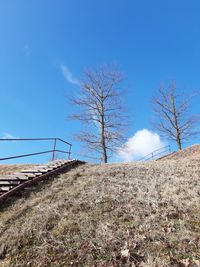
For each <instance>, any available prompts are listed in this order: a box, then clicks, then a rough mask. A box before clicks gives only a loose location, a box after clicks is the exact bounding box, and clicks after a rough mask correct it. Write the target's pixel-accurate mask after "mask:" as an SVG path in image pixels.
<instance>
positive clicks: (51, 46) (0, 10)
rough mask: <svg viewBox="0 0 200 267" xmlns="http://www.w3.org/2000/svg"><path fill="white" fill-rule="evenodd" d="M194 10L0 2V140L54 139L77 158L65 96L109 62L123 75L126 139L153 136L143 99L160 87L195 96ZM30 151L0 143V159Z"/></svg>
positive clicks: (86, 1) (89, 2)
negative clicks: (90, 70)
mask: <svg viewBox="0 0 200 267" xmlns="http://www.w3.org/2000/svg"><path fill="white" fill-rule="evenodd" d="M199 10H200V2H199V1H198V0H193V1H186V0H168V1H161V0H151V1H149V0H140V1H139V0H138V1H135V0H123V1H122V0H115V1H114V0H101V1H97V0H96V1H94V0H59V1H55V0H48V1H47V0H46V1H45V0H44V1H41V0H18V1H14V0H1V1H0V63H1V64H0V114H1V124H0V135H1V137H4V136H5V135H7V136H8V135H10V136H14V137H21V138H23V137H54V136H57V137H60V138H63V139H65V140H67V141H69V142H71V143H72V144H73V152H74V157H78V156H79V152H80V151H81V148H80V144H79V143H77V141H75V140H74V137H73V135H74V134H75V133H77V132H78V131H79V130H80V129H81V125H80V124H79V123H77V122H72V121H69V120H67V116H68V115H70V114H71V112H73V111H74V107H72V106H70V104H69V103H68V101H67V96H72V95H74V94H76V93H77V91H78V86H77V81H79V80H81V79H82V77H83V71H84V70H85V69H87V68H92V67H96V66H98V65H102V64H111V63H117V64H118V65H119V67H120V69H121V70H122V71H123V72H124V73H125V76H126V80H125V82H124V84H123V86H124V88H125V89H126V90H127V93H126V96H125V103H126V106H127V108H128V110H129V114H130V117H131V118H132V122H131V126H130V129H129V132H128V133H127V137H128V138H131V137H133V136H134V134H135V133H136V132H137V131H140V130H142V129H149V130H151V131H154V129H153V127H152V125H151V120H152V117H153V114H152V107H151V98H152V95H153V94H155V92H156V90H157V89H158V88H159V86H160V85H161V84H165V85H167V84H169V82H170V81H171V80H173V81H174V82H175V84H176V86H177V88H180V89H181V90H185V91H186V92H188V93H190V92H192V91H198V90H199V89H200V79H199V71H200V16H199ZM198 102H199V97H197V98H196V99H195V100H194V103H193V108H192V112H195V113H196V112H199V106H198ZM194 142H200V140H199V139H197V140H191V142H190V143H191V144H192V143H194ZM190 143H188V144H187V145H189V144H190ZM38 148H42V147H41V146H40V145H39V144H38V146H36V145H35V144H34V145H33V144H32V143H28V144H23V145H20V144H18V143H13V145H8V144H0V154H1V156H4V155H7V154H12V153H13V152H17V153H18V152H29V151H30V152H32V151H33V152H34V151H37V150H38ZM45 159H46V158H45Z"/></svg>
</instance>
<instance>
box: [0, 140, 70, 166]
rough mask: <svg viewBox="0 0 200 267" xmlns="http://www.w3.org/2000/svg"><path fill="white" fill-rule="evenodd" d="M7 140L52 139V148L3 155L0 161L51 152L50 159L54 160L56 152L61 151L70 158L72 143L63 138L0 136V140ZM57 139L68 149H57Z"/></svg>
mask: <svg viewBox="0 0 200 267" xmlns="http://www.w3.org/2000/svg"><path fill="white" fill-rule="evenodd" d="M8 141H11V142H13V141H53V149H52V150H46V151H40V152H35V153H28V154H22V155H14V156H10V157H3V158H0V161H3V160H9V159H17V158H23V157H30V156H35V155H41V154H48V153H52V160H54V159H55V153H56V152H58V153H63V154H68V159H70V155H71V147H72V144H70V143H68V142H66V141H65V140H63V139H60V138H57V137H54V138H1V139H0V142H8ZM58 141H59V142H62V143H64V144H65V145H67V146H68V150H67V151H66V150H60V149H57V148H56V145H57V142H58Z"/></svg>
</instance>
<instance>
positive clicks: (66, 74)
mask: <svg viewBox="0 0 200 267" xmlns="http://www.w3.org/2000/svg"><path fill="white" fill-rule="evenodd" d="M60 70H61V72H62V75H63V77H64V78H65V80H66V81H67V82H69V83H72V84H76V85H80V82H79V81H78V80H77V79H75V78H74V77H73V75H72V73H71V71H70V70H69V69H68V67H67V66H66V65H64V64H60Z"/></svg>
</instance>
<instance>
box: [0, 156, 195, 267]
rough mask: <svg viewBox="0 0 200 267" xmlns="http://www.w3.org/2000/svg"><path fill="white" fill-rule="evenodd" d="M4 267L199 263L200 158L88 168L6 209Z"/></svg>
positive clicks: (1, 222) (0, 251) (1, 241)
mask: <svg viewBox="0 0 200 267" xmlns="http://www.w3.org/2000/svg"><path fill="white" fill-rule="evenodd" d="M0 266H1V267H2V266H9V267H12V266H13V267H27V266H31V267H45V266H50V267H51V266H52V267H57V266H63V267H64V266H80V267H82V266H83V267H90V266H98V267H111V266H113V267H117V266H123V267H126V266H131V267H134V266H142V267H147V266H148V267H162V266H189V267H191V266H193V267H195V266H200V161H199V160H192V161H191V160H187V159H182V160H176V161H158V162H149V163H130V164H110V165H109V164H108V165H83V166H80V167H78V168H77V169H74V170H71V171H70V172H68V173H66V174H63V175H60V176H59V177H55V179H54V180H51V181H49V182H48V184H44V183H41V184H40V185H38V186H37V188H33V189H32V191H30V190H29V191H26V192H25V193H24V196H23V197H21V198H18V199H17V200H16V201H15V202H14V203H11V204H9V205H5V206H4V208H2V209H1V212H0Z"/></svg>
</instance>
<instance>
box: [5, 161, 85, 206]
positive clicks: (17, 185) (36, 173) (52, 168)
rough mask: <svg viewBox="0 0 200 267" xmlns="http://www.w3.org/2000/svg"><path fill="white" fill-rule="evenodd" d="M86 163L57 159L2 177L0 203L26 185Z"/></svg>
mask: <svg viewBox="0 0 200 267" xmlns="http://www.w3.org/2000/svg"><path fill="white" fill-rule="evenodd" d="M84 163H85V162H83V161H80V160H55V161H51V162H50V163H48V164H43V165H40V166H34V167H32V168H31V169H27V170H22V171H21V172H20V173H14V174H13V175H7V176H6V175H5V176H3V177H0V204H1V203H2V202H3V201H5V200H6V199H7V198H9V197H12V196H13V195H15V194H16V193H17V192H20V191H22V190H23V189H24V188H26V187H29V186H32V185H34V184H36V183H38V182H39V181H42V180H45V179H48V178H50V177H52V176H53V175H57V174H59V173H62V172H65V171H67V170H70V169H72V168H74V167H77V166H78V165H80V164H84Z"/></svg>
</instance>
